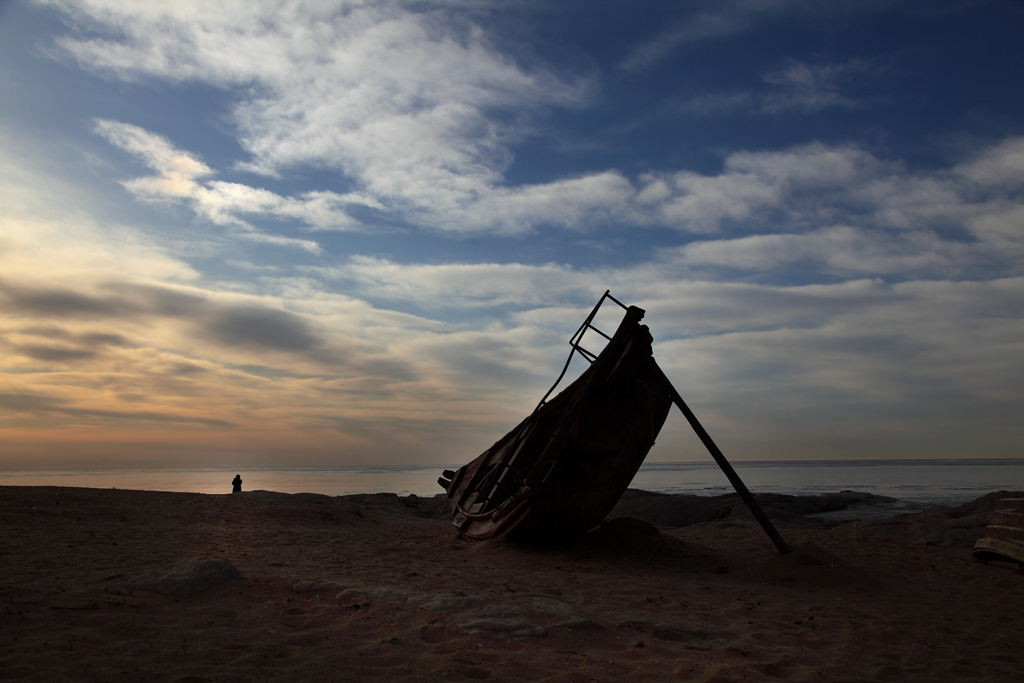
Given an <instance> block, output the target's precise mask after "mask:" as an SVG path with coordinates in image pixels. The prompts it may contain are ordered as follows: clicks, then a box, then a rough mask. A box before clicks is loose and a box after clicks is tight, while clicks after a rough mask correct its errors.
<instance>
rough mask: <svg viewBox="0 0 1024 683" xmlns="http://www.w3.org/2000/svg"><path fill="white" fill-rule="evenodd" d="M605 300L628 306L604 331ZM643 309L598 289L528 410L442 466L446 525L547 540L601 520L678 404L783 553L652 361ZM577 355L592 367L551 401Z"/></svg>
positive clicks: (476, 533) (482, 534)
mask: <svg viewBox="0 0 1024 683" xmlns="http://www.w3.org/2000/svg"><path fill="white" fill-rule="evenodd" d="M608 301H610V302H612V303H614V304H616V305H618V306H619V307H620V308H622V309H623V310H624V311H625V313H624V315H623V316H622V320H621V322H620V323H619V326H618V329H617V330H616V331H615V333H614V334H612V335H610V336H609V335H607V334H605V333H604V332H602V331H601V330H599V329H597V327H595V326H594V320H595V318H596V316H597V314H598V311H599V310H600V308H601V306H602V305H603V304H605V303H606V302H608ZM644 314H645V312H644V310H643V309H640V308H637V307H636V306H626V305H625V304H623V303H622V302H620V301H618V300H617V299H615V298H614V297H613V296H611V293H610V292H605V293H604V294H603V295H602V296H601V298H600V300H599V301H598V302H597V305H596V306H594V309H593V310H592V311H591V313H590V315H589V316H587V319H586V320H585V321H584V322H583V324H582V325H580V327H579V329H578V330H577V331H576V333H575V334H574V335H573V336H572V337H571V338H570V340H569V344H570V347H571V350H570V352H569V358H568V359H567V360H566V362H565V365H564V366H563V368H562V372H561V374H560V375H559V376H558V378H557V379H556V380H555V383H554V384H553V385H552V387H551V389H549V390H548V392H547V393H546V394H545V395H544V397H543V398H542V399H541V400H540V403H538V405H537V407H536V408H535V409H534V411H533V412H532V413H531V414H530V415H529V416H528V417H527V418H526V419H525V420H523V421H522V422H520V423H519V424H518V425H516V427H515V428H514V429H512V430H511V431H510V432H509V433H508V434H506V435H505V436H503V437H502V438H501V439H499V440H498V441H497V443H495V444H494V445H493V446H491V447H490V448H488V449H487V450H486V451H484V452H483V453H482V454H480V455H479V456H478V457H477V458H475V459H473V460H472V461H471V462H469V463H467V464H466V465H464V466H462V467H460V468H459V469H458V470H455V471H452V470H445V471H444V473H443V476H442V477H441V478H439V479H438V483H439V484H440V485H441V486H442V487H443V488H444V489H445V491H446V492H447V494H448V499H449V502H450V504H451V508H452V523H453V524H454V525H455V527H456V528H457V529H458V531H459V533H460V534H461V535H462V536H463V537H465V538H467V539H471V540H486V539H492V538H500V537H505V536H507V537H508V538H510V539H514V540H521V541H529V542H541V543H551V542H561V541H567V540H571V539H573V538H577V537H579V536H582V535H583V534H585V533H587V532H588V531H590V530H591V529H594V528H595V527H597V526H599V525H600V524H601V523H602V522H603V521H604V520H605V518H606V517H607V515H608V513H609V512H611V510H612V508H613V507H615V504H616V503H617V502H618V501H619V498H620V497H621V496H622V494H623V492H624V491H625V490H626V487H627V486H629V483H630V482H631V481H632V480H633V477H634V475H636V473H637V470H639V469H640V465H641V464H643V461H644V459H645V458H646V457H647V454H648V452H649V451H650V449H651V447H652V446H653V445H654V440H655V439H656V438H657V436H658V433H659V432H660V431H661V428H662V426H663V425H664V424H665V420H666V419H667V417H668V414H669V411H670V410H671V408H672V406H673V405H675V406H676V407H677V408H678V409H679V410H680V411H681V412H682V413H683V415H684V416H685V417H686V419H687V421H688V422H689V423H690V425H691V426H692V428H693V429H694V431H695V432H696V434H697V436H698V437H699V438H700V440H701V442H702V443H703V444H704V446H705V447H706V448H707V449H708V452H709V453H710V454H711V456H712V457H713V458H714V459H715V461H716V462H717V463H718V465H719V467H720V468H721V469H722V471H723V472H724V473H725V475H726V477H727V478H728V479H729V482H730V483H731V484H732V486H733V488H735V489H736V492H737V493H738V494H739V495H740V497H741V498H742V500H743V502H744V503H745V504H746V505H747V507H748V508H749V509H750V511H751V513H752V514H753V515H754V517H755V519H757V521H758V522H759V523H760V524H761V526H762V528H763V529H764V530H765V532H766V533H767V534H768V536H769V538H771V540H772V542H773V543H774V544H775V546H776V547H777V548H778V550H779V552H781V553H787V552H789V551H790V548H789V546H788V545H787V544H786V542H785V541H784V540H783V538H782V536H781V535H780V534H779V532H778V531H777V530H776V529H775V526H774V525H773V524H772V523H771V521H770V520H769V519H768V517H767V515H765V513H764V511H763V510H762V509H761V507H760V506H759V505H758V504H757V501H756V500H754V497H753V496H752V495H751V494H750V492H749V491H748V490H747V488H746V486H745V485H744V484H743V482H742V480H740V478H739V476H738V475H737V474H736V472H735V470H733V468H732V466H731V465H730V464H729V462H728V461H727V460H726V458H725V456H724V455H723V454H722V452H721V451H720V450H719V448H718V446H716V445H715V442H714V441H713V440H712V439H711V436H710V435H709V434H708V433H707V431H706V430H705V429H704V428H703V427H702V426H701V424H700V422H699V421H698V420H697V417H696V416H695V415H694V414H693V411H691V410H690V408H689V407H688V406H687V405H686V403H685V402H684V401H683V399H682V397H681V396H680V395H679V392H677V391H676V390H675V388H674V387H673V386H672V383H671V382H670V381H669V379H668V377H666V375H665V373H664V372H663V371H662V370H661V368H660V367H659V366H658V364H657V362H656V361H655V360H654V355H653V351H652V349H651V343H652V342H653V337H652V336H651V333H650V331H649V330H648V328H647V327H646V326H645V325H641V324H640V321H641V320H642V319H643V317H644ZM591 330H592V331H593V332H594V333H596V334H598V335H600V336H601V337H603V338H604V339H606V340H607V343H606V345H605V347H604V349H603V350H602V351H601V352H600V353H596V354H595V353H592V352H590V351H588V350H587V349H586V348H584V346H583V339H584V335H585V334H586V333H587V332H589V331H591ZM576 354H579V355H580V356H582V357H583V358H586V360H587V361H589V363H590V365H589V367H588V368H587V369H586V370H585V371H584V372H583V373H582V374H581V375H580V376H579V377H578V378H577V379H576V380H575V381H573V382H572V383H571V384H569V385H568V386H567V387H566V388H564V389H563V390H562V391H561V392H560V393H558V394H557V395H556V396H555V397H554V398H551V399H550V400H548V399H549V397H550V396H551V394H552V393H554V390H555V389H556V388H557V387H558V385H559V384H560V383H561V381H562V379H563V378H564V377H565V374H566V371H567V369H568V368H569V364H570V363H571V361H572V359H573V357H574V356H575V355H576Z"/></svg>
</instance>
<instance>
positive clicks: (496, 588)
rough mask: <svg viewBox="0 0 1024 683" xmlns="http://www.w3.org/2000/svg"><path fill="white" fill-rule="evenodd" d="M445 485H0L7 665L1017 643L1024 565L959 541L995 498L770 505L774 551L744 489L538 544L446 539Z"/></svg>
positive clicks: (427, 667)
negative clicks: (423, 490) (850, 518)
mask: <svg viewBox="0 0 1024 683" xmlns="http://www.w3.org/2000/svg"><path fill="white" fill-rule="evenodd" d="M1017 495H1020V494H1017ZM441 502H442V501H440V500H437V499H417V498H415V497H412V498H406V499H402V498H398V497H397V496H390V495H377V496H361V497H346V498H327V497H325V496H316V495H306V494H296V495H286V494H270V493H263V492H248V493H242V494H238V495H230V494H227V495H204V494H187V493H161V492H147V491H121V490H106V489H79V488H60V487H2V488H0V567H2V569H0V609H2V614H3V618H2V619H0V679H2V680H25V681H35V680H38V681H161V682H162V681H166V682H168V683H171V682H178V683H186V682H189V683H197V682H200V681H367V680H377V679H385V678H386V679H388V680H408V681H420V680H432V681H437V680H453V681H458V680H465V679H474V680H484V679H486V680H489V681H542V680H543V681H562V682H568V681H573V682H577V683H579V682H584V681H660V680H692V681H723V682H724V681H771V680H808V681H811V680H835V681H873V680H879V681H887V680H891V681H896V680H932V681H935V680H942V681H946V680H949V681H954V680H956V681H959V680H972V679H973V680H1014V679H1016V678H1018V677H1019V676H1020V672H1021V670H1022V663H1024V662H1022V655H1021V649H1020V643H1022V642H1024V610H1022V609H1021V607H1022V605H1024V574H1022V572H1021V570H1020V569H1019V568H1017V567H1016V565H1010V564H998V563H992V564H989V565H983V564H981V563H978V562H975V561H974V560H973V559H972V557H971V555H970V551H969V545H970V538H972V537H977V536H980V535H981V533H982V532H983V530H984V525H985V520H986V514H988V512H989V511H990V510H991V507H992V504H991V501H987V502H986V501H982V502H980V503H978V504H975V506H974V507H973V508H970V509H965V510H961V511H953V512H950V511H948V510H945V511H943V510H940V511H926V512H924V513H921V514H917V515H905V516H902V517H901V518H899V519H896V520H892V521H887V522H872V523H866V522H856V523H835V522H831V523H821V522H812V521H808V520H806V519H804V518H799V517H797V516H795V515H791V514H780V515H776V518H777V523H778V526H779V529H780V531H781V532H782V533H783V535H784V536H785V537H786V539H787V540H788V541H789V543H790V544H791V545H793V546H795V547H798V548H799V550H798V551H797V552H794V553H792V554H789V555H785V556H780V555H779V554H778V553H777V551H776V550H775V548H774V547H773V546H772V545H771V543H770V541H769V540H768V538H767V537H766V536H765V534H764V533H763V532H762V531H761V530H760V529H759V528H758V527H756V526H755V525H753V524H752V523H750V521H749V520H748V519H747V518H746V517H744V515H743V514H741V512H739V511H736V512H735V513H734V514H731V515H730V516H729V517H726V518H723V519H717V520H715V521H710V522H703V523H698V524H691V525H689V526H684V527H679V528H661V529H660V530H659V529H657V528H655V527H654V526H652V525H651V524H649V523H647V522H644V521H638V520H637V519H634V518H632V517H624V518H619V519H615V520H612V521H611V522H609V523H608V524H607V525H606V526H605V527H603V528H602V529H599V530H597V531H596V532H593V533H592V534H591V535H590V537H589V538H587V539H585V540H584V541H582V542H580V543H579V544H577V545H575V546H573V547H570V548H560V549H545V548H536V547H526V546H520V545H516V544H513V543H509V542H505V541H497V542H491V543H483V544H472V543H468V542H465V541H463V540H460V539H459V538H458V536H457V535H456V534H455V532H454V530H453V528H452V527H451V525H450V524H449V522H448V521H447V519H444V518H442V517H440V516H439V511H442V510H441V508H439V503H441ZM965 546H966V547H965ZM196 558H220V559H221V560H223V561H225V562H224V564H223V565H218V564H217V563H216V562H215V561H212V560H209V561H207V560H197V559H196ZM204 562H205V563H206V564H204ZM176 563H178V564H177V565H176V569H175V568H173V567H175V564H176ZM223 566H228V567H233V568H235V569H237V571H238V573H239V575H240V576H241V578H240V579H238V578H235V579H231V580H226V581H223V582H221V580H222V579H224V578H226V577H227V576H228V574H230V572H228V573H227V574H225V573H220V574H218V571H220V568H222V567H223ZM196 569H204V570H205V571H206V574H205V576H204V577H198V578H197V576H196V575H195V573H194V570H196ZM190 570H193V573H192V574H189V573H188V572H189V571H190ZM175 571H177V572H178V573H179V574H180V576H178V577H177V578H178V579H181V580H176V577H175V576H174V575H173V574H174V572H175ZM169 574H171V576H170V577H168V575H169ZM182 577H183V578H182ZM199 579H202V580H199ZM197 581H198V582H197ZM203 581H205V583H204V582H203ZM193 593H195V594H193Z"/></svg>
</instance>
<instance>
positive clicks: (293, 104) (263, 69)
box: [57, 0, 590, 230]
mask: <svg viewBox="0 0 1024 683" xmlns="http://www.w3.org/2000/svg"><path fill="white" fill-rule="evenodd" d="M57 4H58V5H59V6H61V7H62V8H63V9H64V11H65V12H66V13H68V14H70V15H72V16H78V17H82V20H83V25H88V26H89V27H90V28H91V29H92V31H82V32H80V33H79V34H77V35H76V36H73V37H72V36H68V37H65V38H64V39H63V40H62V41H61V45H62V47H63V49H64V50H66V52H67V53H68V54H70V55H72V56H73V57H74V58H75V59H76V60H78V62H79V63H80V64H82V65H83V66H85V67H87V68H90V69H93V70H96V71H98V72H99V73H102V74H106V75H109V76H111V77H114V78H121V79H128V78H159V79H162V80H167V81H172V82H178V83H187V82H190V81H201V82H205V83H209V84H212V85H214V86H216V87H222V88H235V87H237V86H243V87H245V88H246V91H245V92H246V93H247V94H246V95H243V96H241V99H240V100H239V101H238V103H237V104H236V106H235V108H234V119H235V122H236V124H237V127H238V131H239V135H240V143H241V144H242V146H243V147H244V148H245V149H246V150H247V151H248V152H249V154H250V160H249V161H246V162H244V163H241V164H240V165H241V167H242V168H244V169H246V170H249V171H255V172H258V173H264V174H269V175H277V174H280V173H282V172H284V171H285V170H286V169H289V168H293V167H297V166H313V167H319V168H327V169H330V170H332V171H335V172H338V173H340V174H341V175H342V177H344V178H346V179H348V180H349V181H351V182H353V183H354V184H355V186H356V187H357V192H356V194H354V195H351V196H347V197H330V195H328V194H325V193H321V194H320V195H319V196H318V198H319V199H320V200H321V202H320V205H319V206H320V209H321V213H320V214H315V213H314V212H311V211H309V210H308V209H309V208H310V207H309V206H308V202H303V203H302V204H300V205H296V202H295V201H294V200H291V201H289V202H286V204H287V206H274V208H275V210H276V211H278V212H279V213H282V214H287V213H288V212H289V211H291V212H295V213H298V214H300V217H301V219H302V220H306V221H308V222H310V223H311V224H313V225H315V226H317V227H327V226H328V225H334V224H336V226H337V227H346V225H351V224H352V222H353V221H352V219H351V217H347V218H346V217H345V213H344V211H343V210H342V208H341V207H343V205H344V204H345V202H346V201H353V197H372V198H373V199H372V200H371V203H373V204H377V203H379V204H380V205H384V206H388V207H391V208H394V209H401V210H403V211H407V212H409V213H410V214H412V215H416V216H417V217H418V218H419V219H420V220H423V221H425V222H427V223H428V224H429V225H431V226H433V227H435V228H438V229H443V230H449V229H450V230H467V229H472V228H471V225H470V221H471V220H473V219H475V218H478V217H479V215H480V213H482V212H480V211H475V212H474V207H475V206H476V205H477V203H478V202H479V201H480V199H481V197H487V196H489V195H491V194H495V189H496V188H497V187H498V186H499V185H501V184H502V172H503V170H504V169H505V168H506V167H507V166H508V164H509V163H510V162H511V160H512V154H511V151H510V149H511V148H510V146H511V145H512V144H513V143H515V142H516V141H519V140H521V139H523V137H524V136H527V135H529V134H530V130H531V126H530V123H529V121H530V118H531V117H532V116H533V115H534V114H537V113H541V112H543V111H544V110H545V109H547V108H550V107H564V106H577V105H578V104H580V103H582V102H584V101H585V100H586V99H587V98H588V97H589V95H588V92H589V89H590V86H589V84H588V82H587V81H585V80H580V79H576V80H572V79H564V78H561V77H559V76H557V75H555V74H553V73H552V72H550V71H547V70H544V69H541V68H533V69H528V68H526V67H524V66H522V65H520V64H517V63H515V62H514V61H512V60H511V59H510V58H509V57H508V56H506V55H503V54H501V53H499V52H498V51H497V50H496V49H494V48H493V47H492V46H491V44H490V43H489V41H488V38H487V36H486V35H485V34H484V33H483V31H482V30H481V29H479V28H478V27H476V26H474V25H471V24H468V23H466V22H465V21H463V20H460V19H458V18H456V17H454V15H449V14H448V9H447V8H446V6H445V4H444V3H441V4H439V5H436V6H430V5H429V4H419V5H416V7H417V8H418V9H417V11H413V10H411V9H409V8H406V7H403V6H401V5H386V4H379V5H378V4H362V3H340V2H339V3H324V4H322V5H317V6H308V5H302V6H301V8H299V7H297V6H295V5H293V4H292V3H286V2H279V3H265V4H259V5H257V4H250V5H244V6H242V7H239V8H235V11H234V12H229V11H221V10H216V9H213V8H212V7H211V6H210V5H208V4H206V3H200V2H198V1H196V2H183V3H181V7H175V8H173V9H172V8H170V7H169V6H160V7H159V8H158V7H157V6H151V5H145V6H143V5H137V4H133V3H120V2H114V1H113V0H111V1H110V2H99V1H97V2H94V3H91V4H89V5H81V4H71V3H57ZM410 7H411V6H410ZM86 19H87V20H88V22H87V23H86V22H85V20H86ZM236 92H240V91H236ZM121 125H122V126H123V125H124V124H121ZM125 138H131V135H122V136H120V137H115V136H111V139H112V141H114V142H115V144H121V145H122V146H125V143H126V142H130V140H127V141H126V140H125ZM157 146H159V145H157ZM136 147H138V145H136ZM147 158H148V160H149V161H148V162H149V163H150V165H151V166H152V167H154V168H157V169H158V170H160V171H161V174H160V175H159V176H157V177H155V178H150V179H141V180H139V181H133V182H132V183H131V185H130V186H129V187H130V189H132V190H133V191H135V192H137V193H139V194H140V195H142V194H146V193H149V194H150V195H152V196H154V197H158V196H159V197H171V196H178V197H186V196H187V197H189V198H190V199H191V200H192V201H193V202H195V203H196V207H197V208H198V209H200V210H204V211H207V212H208V213H209V215H210V216H211V219H214V220H216V219H221V220H223V219H225V214H226V215H227V217H230V220H232V221H238V220H239V218H238V215H237V214H238V213H239V212H240V210H239V205H238V204H237V203H235V204H233V203H232V199H233V197H235V196H237V194H238V193H243V194H247V196H245V197H243V198H241V201H243V202H244V206H246V207H248V206H254V205H255V206H264V207H268V206H269V205H277V204H280V203H281V202H282V200H281V198H279V197H274V196H270V195H268V194H263V195H262V196H255V195H254V194H253V192H252V191H248V192H247V191H246V190H244V188H226V187H223V186H217V185H215V184H210V183H207V184H203V185H198V186H197V185H195V184H193V183H194V181H195V180H196V179H197V178H198V177H199V176H198V175H195V174H196V173H201V172H202V171H203V168H202V167H201V166H195V165H194V164H193V165H190V164H188V163H186V162H185V159H187V158H188V157H187V155H185V158H182V157H181V155H178V156H173V157H171V158H169V157H167V155H166V154H165V155H163V156H153V155H150V156H149V157H147ZM172 160H175V161H180V163H183V164H184V166H185V177H183V178H180V177H179V176H178V175H176V173H177V169H176V167H172V166H170V165H168V164H169V162H170V161H172ZM193 161H194V160H193ZM190 172H191V173H192V175H188V174H189V173H190ZM179 180H180V181H182V182H176V181H179ZM312 199H313V198H309V200H310V201H311V200H312ZM324 200H331V201H329V202H325V201H324ZM330 204H333V206H330V207H329V208H330V209H331V211H330V215H329V216H324V215H323V210H324V209H325V208H328V205H330ZM453 216H454V218H452V217H453ZM570 220H577V218H576V217H572V218H571V219H570ZM487 222H488V223H489V224H491V225H493V224H497V225H498V227H499V229H503V230H507V229H508V226H506V225H503V224H502V223H501V221H500V220H498V219H497V218H496V217H495V216H488V217H487Z"/></svg>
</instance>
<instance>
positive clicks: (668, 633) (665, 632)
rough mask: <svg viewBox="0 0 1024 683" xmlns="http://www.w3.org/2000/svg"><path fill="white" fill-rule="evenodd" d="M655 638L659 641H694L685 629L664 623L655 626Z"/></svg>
mask: <svg viewBox="0 0 1024 683" xmlns="http://www.w3.org/2000/svg"><path fill="white" fill-rule="evenodd" d="M654 637H655V638H657V639H658V640H672V641H675V642H683V641H686V640H692V636H691V635H690V633H689V632H688V631H686V630H685V629H682V628H680V627H679V626H675V625H674V624H666V623H664V622H662V623H658V624H655V625H654Z"/></svg>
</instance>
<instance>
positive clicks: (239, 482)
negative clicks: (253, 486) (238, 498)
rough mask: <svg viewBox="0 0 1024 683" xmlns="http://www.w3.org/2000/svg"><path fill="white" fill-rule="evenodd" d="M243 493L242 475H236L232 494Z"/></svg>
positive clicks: (232, 482) (232, 483)
mask: <svg viewBox="0 0 1024 683" xmlns="http://www.w3.org/2000/svg"><path fill="white" fill-rule="evenodd" d="M241 492H242V475H240V474H236V475H235V478H234V479H232V480H231V493H241Z"/></svg>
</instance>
